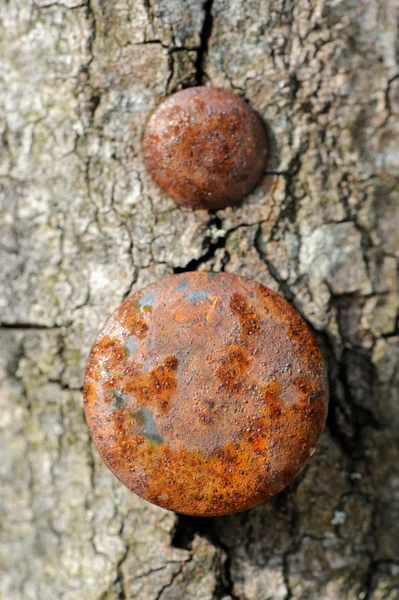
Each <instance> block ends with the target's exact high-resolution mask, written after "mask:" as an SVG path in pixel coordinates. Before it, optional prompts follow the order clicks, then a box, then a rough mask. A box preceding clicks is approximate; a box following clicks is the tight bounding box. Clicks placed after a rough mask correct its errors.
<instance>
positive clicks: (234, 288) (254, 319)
mask: <svg viewBox="0 0 399 600" xmlns="http://www.w3.org/2000/svg"><path fill="white" fill-rule="evenodd" d="M140 298H144V300H141V301H140ZM148 306H150V308H151V310H148V309H146V308H145V307H148ZM210 310H211V311H212V312H211V318H210ZM138 321H139V322H141V323H145V325H146V333H145V335H144V336H141V337H140V335H137V334H138V333H140V329H138V328H137V327H136V325H135V324H136V323H137V322H138ZM127 346H129V349H128V351H126V347H127ZM84 397H85V412H86V418H87V421H88V425H89V428H90V433H91V435H92V437H93V440H94V441H95V443H96V445H97V447H98V449H99V451H100V453H101V455H102V456H103V458H104V460H105V462H106V463H107V464H108V466H109V467H110V468H111V469H112V471H113V472H114V474H115V475H116V476H117V477H118V478H119V479H120V480H121V481H122V482H123V483H124V484H125V485H127V486H128V487H129V488H130V489H131V490H132V491H134V492H136V493H137V494H139V495H141V496H143V497H144V498H146V499H147V500H149V501H151V502H154V503H155V504H158V505H160V506H163V507H165V508H169V509H172V510H176V511H177V512H182V513H188V514H195V515H203V516H210V515H217V514H226V513H229V512H236V511H239V510H244V509H246V508H249V507H251V506H253V505H254V504H257V503H259V502H262V501H264V500H266V499H268V498H270V496H272V495H273V494H275V493H277V492H278V491H280V490H281V489H282V488H283V487H285V486H286V485H287V484H288V483H289V482H290V481H291V480H292V479H293V478H294V477H295V475H296V474H297V473H298V472H299V471H300V470H301V469H302V468H303V467H304V465H305V464H306V462H307V460H308V459H309V457H310V455H311V454H312V453H313V450H314V448H315V446H316V444H317V441H318V439H319V436H320V434H321V431H322V429H323V427H324V423H325V419H326V413H327V402H328V389H327V378H326V372H325V367H324V362H323V359H322V356H321V353H320V350H319V348H318V346H317V344H316V342H315V340H314V337H313V335H312V334H311V332H310V331H309V329H308V328H307V326H306V324H305V322H304V321H303V319H302V318H301V317H300V316H299V315H298V313H297V312H296V311H295V309H293V307H292V306H290V305H289V304H288V303H287V302H286V301H285V300H284V299H282V298H281V297H280V296H279V295H278V294H276V293H275V292H272V291H271V290H268V289H267V288H264V286H261V285H260V284H258V283H256V282H254V281H252V280H250V279H247V278H243V277H238V276H235V275H229V274H226V273H220V274H211V275H209V274H208V273H198V272H197V273H185V274H184V275H173V276H168V277H164V278H162V279H161V280H159V281H158V282H155V283H154V284H152V285H150V286H148V288H146V290H144V291H143V292H142V293H137V294H133V295H132V296H131V297H130V298H128V299H127V300H125V302H124V303H123V304H122V305H121V307H119V308H118V309H117V310H116V311H115V313H114V315H113V316H112V317H111V318H110V319H109V320H108V321H107V323H106V325H105V326H104V329H103V330H102V331H101V332H100V334H99V336H98V338H97V341H96V343H95V344H94V346H93V349H92V352H91V355H90V357H89V360H88V364H87V369H86V377H85V383H84Z"/></svg>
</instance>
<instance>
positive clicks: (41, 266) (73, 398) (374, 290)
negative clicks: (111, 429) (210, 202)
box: [0, 0, 399, 600]
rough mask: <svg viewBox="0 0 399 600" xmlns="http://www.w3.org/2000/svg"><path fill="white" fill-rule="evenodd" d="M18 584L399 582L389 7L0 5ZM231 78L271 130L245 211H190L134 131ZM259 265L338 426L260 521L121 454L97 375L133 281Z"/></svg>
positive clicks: (303, 587) (7, 367)
mask: <svg viewBox="0 0 399 600" xmlns="http://www.w3.org/2000/svg"><path fill="white" fill-rule="evenodd" d="M0 15H1V18H2V30H1V31H2V32H1V36H0V57H1V59H0V62H1V78H0V98H1V100H0V106H1V113H2V114H1V115H0V148H1V153H0V154H1V156H0V190H1V201H2V204H3V208H2V210H1V212H0V219H1V222H2V234H1V239H0V249H1V252H2V259H1V278H2V280H3V283H2V294H1V323H2V327H1V328H0V333H1V346H0V357H1V361H0V364H1V372H2V376H1V403H2V408H1V412H0V415H1V426H2V443H1V444H2V454H1V456H2V458H1V463H0V470H1V475H2V479H3V483H2V502H1V510H2V528H1V533H0V536H1V546H0V551H1V561H0V564H1V567H2V571H3V576H2V579H1V583H0V594H1V598H2V599H5V600H19V599H24V600H25V599H26V600H31V599H40V600H50V599H51V600H53V599H58V598H60V599H62V600H100V599H101V600H117V599H120V600H122V599H125V600H129V599H136V598H137V599H138V600H191V599H195V598H196V599H200V600H208V599H209V600H211V599H213V600H217V599H219V600H221V599H222V598H223V599H224V600H228V599H240V600H267V599H270V600H288V599H291V598H292V599H297V600H327V599H328V600H330V599H331V600H332V599H334V600H355V599H356V600H394V599H396V598H398V595H397V593H398V591H397V590H398V587H397V586H398V584H399V581H398V577H399V576H398V574H399V508H398V502H397V501H398V496H399V492H398V481H399V479H398V477H399V468H398V455H397V442H398V436H397V430H398V421H399V419H398V416H399V411H398V404H397V401H398V381H399V380H398V359H399V344H398V330H397V312H398V305H399V284H398V277H397V261H398V257H399V225H398V212H397V208H398V203H397V198H398V186H397V185H396V184H397V180H398V177H399V153H398V146H397V142H398V136H397V132H398V120H397V119H398V113H399V98H398V90H399V75H398V67H397V64H396V60H395V49H396V44H397V18H398V14H397V5H396V2H395V0H365V1H364V2H359V0H297V1H294V0H274V1H271V0H229V1H227V0H225V1H224V0H213V1H212V0H207V1H206V2H202V3H201V1H200V0H113V1H110V0H59V1H58V2H57V1H54V2H53V1H51V0H36V1H33V0H2V3H1V6H0ZM198 84H204V85H213V86H220V87H223V88H227V89H230V90H232V91H233V92H234V93H236V94H238V95H239V96H242V97H243V98H245V99H247V100H248V101H249V102H250V104H251V105H252V106H253V107H254V108H255V109H256V110H257V111H258V112H259V113H260V115H261V116H262V117H263V119H264V120H265V122H266V123H267V126H268V128H269V132H270V138H271V143H272V157H271V160H270V161H269V164H268V171H267V173H266V174H265V176H264V179H263V181H262V182H261V184H260V185H259V186H258V188H257V190H255V191H254V192H253V193H252V194H251V195H250V196H249V197H248V198H246V199H245V201H244V202H243V203H242V204H241V205H240V206H239V207H237V208H228V209H226V210H221V211H218V212H216V213H213V212H209V213H208V212H205V211H190V210H186V209H182V208H179V207H177V206H176V205H175V204H174V203H173V202H172V201H171V200H170V199H168V198H167V197H165V196H164V195H162V194H161V193H160V192H159V191H158V190H157V189H155V187H154V185H153V184H152V183H151V181H150V180H149V178H148V176H147V173H146V171H145V169H144V166H143V160H142V154H141V149H140V145H141V138H142V134H143V129H144V126H145V123H146V119H147V117H148V115H149V114H150V113H151V111H152V110H153V109H154V108H155V107H156V106H157V105H158V104H159V102H160V101H161V100H162V99H163V98H164V97H165V96H167V95H168V94H170V93H172V92H174V91H176V90H178V89H181V88H183V87H189V86H193V85H198ZM195 269H201V270H210V269H213V270H216V271H219V270H224V271H228V272H231V273H239V274H245V275H248V276H250V277H253V278H254V279H256V280H258V281H260V282H261V283H264V284H266V285H267V286H269V287H271V288H272V289H275V290H279V291H280V292H281V293H282V294H283V295H284V296H285V297H286V298H287V299H289V300H290V301H292V302H293V303H294V304H295V306H296V307H297V308H298V310H299V311H300V312H301V313H302V315H303V316H304V317H305V318H306V320H307V321H308V322H309V324H310V325H311V326H312V327H313V329H314V330H315V331H316V332H317V335H318V338H319V341H320V343H321V345H322V348H323V350H324V352H325V355H326V357H327V361H328V365H329V373H330V378H331V405H330V414H329V419H328V425H327V429H326V432H325V434H324V436H323V439H322V442H321V444H320V446H319V448H318V451H317V452H316V454H315V455H314V456H313V458H312V459H311V461H310V464H309V466H308V468H307V469H305V471H304V472H303V474H302V475H301V476H300V478H299V479H298V480H297V481H296V482H295V483H294V484H293V485H291V486H290V487H289V488H288V489H287V490H285V491H284V492H283V493H281V494H279V495H278V496H277V497H276V498H275V499H274V500H272V501H271V502H268V503H266V504H264V505H261V506H259V507H257V508H254V509H253V510H250V511H247V512H245V513H242V514H237V515H232V516H227V517H222V518H220V517H219V518H210V519H200V518H192V517H182V516H177V515H175V514H173V513H170V512H167V511H164V510H162V509H159V508H157V507H154V506H152V505H149V504H148V503H146V502H145V501H144V500H141V499H139V498H138V497H136V496H135V495H133V494H131V493H130V492H129V491H128V490H127V489H125V488H124V487H123V485H122V484H120V483H119V482H118V481H117V480H116V479H115V478H114V477H113V476H112V475H111V473H110V472H109V471H108V470H107V468H106V467H105V466H104V465H103V464H102V461H101V459H100V458H99V455H98V453H97V452H96V451H95V450H94V449H93V446H92V444H91V442H90V439H89V435H88V431H87V427H86V425H85V421H84V417H83V406H82V397H81V385H82V377H83V370H84V365H85V361H86V358H87V355H88V351H89V348H90V346H91V344H92V342H93V340H94V338H95V335H96V332H97V330H98V329H99V327H100V325H101V324H102V323H103V322H104V320H105V318H106V317H107V316H108V315H109V314H110V313H111V312H112V311H113V310H114V308H116V306H117V305H118V304H119V303H120V302H121V300H122V299H123V298H124V297H125V296H126V295H127V294H129V293H130V291H131V290H137V289H140V288H141V287H143V286H144V285H145V284H147V283H149V282H150V281H152V280H154V279H156V278H158V277H160V276H162V275H165V274H167V273H172V272H174V271H175V272H181V271H185V270H189V271H191V270H195Z"/></svg>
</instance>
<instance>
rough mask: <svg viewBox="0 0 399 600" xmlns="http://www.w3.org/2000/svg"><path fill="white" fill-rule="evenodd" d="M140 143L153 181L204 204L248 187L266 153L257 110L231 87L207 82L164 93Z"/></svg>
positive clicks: (180, 198)
mask: <svg viewBox="0 0 399 600" xmlns="http://www.w3.org/2000/svg"><path fill="white" fill-rule="evenodd" d="M143 147H144V148H143V149H144V158H145V162H146V166H147V169H148V171H149V173H150V175H151V176H152V178H153V180H154V181H155V183H156V184H157V185H158V186H159V187H160V188H161V189H162V190H164V191H165V192H166V193H167V194H168V195H169V196H171V197H172V198H173V199H174V200H175V201H176V202H177V203H178V204H183V205H185V206H189V207H191V208H205V209H219V208H224V207H226V206H229V205H231V204H234V203H235V202H236V201H237V200H239V199H240V198H242V197H243V196H246V195H247V194H248V193H249V192H251V191H252V189H253V188H254V187H255V186H256V185H257V183H258V182H259V180H260V178H261V176H262V173H263V171H264V169H265V166H266V160H267V155H268V149H267V136H266V130H265V127H264V125H263V123H262V121H261V120H260V118H259V116H258V115H257V113H256V112H255V111H254V110H253V109H252V108H250V106H248V104H247V103H246V102H244V100H242V99H241V98H239V97H238V96H235V95H234V94H232V93H231V92H229V91H227V90H222V89H218V88H208V87H195V88H189V89H186V90H183V91H181V92H177V93H176V94H173V95H172V96H170V97H169V98H167V99H166V100H165V101H164V102H163V103H162V104H161V105H160V106H159V107H158V108H157V110H156V111H155V112H154V113H153V115H152V116H151V118H150V120H149V122H148V125H147V129H146V132H145V135H144V144H143Z"/></svg>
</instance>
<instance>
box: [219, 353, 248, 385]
mask: <svg viewBox="0 0 399 600" xmlns="http://www.w3.org/2000/svg"><path fill="white" fill-rule="evenodd" d="M248 365H249V360H248V358H247V357H246V356H245V352H244V350H243V349H242V348H241V347H240V346H237V345H234V346H230V347H229V348H228V350H227V356H226V358H224V359H223V360H222V365H221V366H220V367H219V368H218V369H217V370H216V376H217V377H218V379H219V380H220V382H221V384H222V386H223V387H224V388H226V389H227V390H229V391H230V392H234V391H235V392H238V391H239V390H240V389H241V387H242V385H243V379H242V377H243V372H244V371H245V370H246V368H247V367H248Z"/></svg>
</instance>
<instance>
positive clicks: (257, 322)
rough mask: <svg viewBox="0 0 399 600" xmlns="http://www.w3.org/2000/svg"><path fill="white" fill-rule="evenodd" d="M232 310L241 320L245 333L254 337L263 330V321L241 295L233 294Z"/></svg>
mask: <svg viewBox="0 0 399 600" xmlns="http://www.w3.org/2000/svg"><path fill="white" fill-rule="evenodd" d="M230 309H231V310H232V312H233V313H234V314H235V315H236V316H237V317H238V318H239V320H240V323H241V328H242V331H243V333H245V334H246V335H254V334H255V333H258V331H260V329H261V319H260V317H259V315H257V314H256V312H255V311H254V309H253V308H252V307H251V306H250V304H249V303H248V302H247V300H246V299H245V298H244V297H243V296H242V295H241V294H233V295H232V297H231V300H230Z"/></svg>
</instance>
